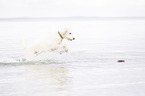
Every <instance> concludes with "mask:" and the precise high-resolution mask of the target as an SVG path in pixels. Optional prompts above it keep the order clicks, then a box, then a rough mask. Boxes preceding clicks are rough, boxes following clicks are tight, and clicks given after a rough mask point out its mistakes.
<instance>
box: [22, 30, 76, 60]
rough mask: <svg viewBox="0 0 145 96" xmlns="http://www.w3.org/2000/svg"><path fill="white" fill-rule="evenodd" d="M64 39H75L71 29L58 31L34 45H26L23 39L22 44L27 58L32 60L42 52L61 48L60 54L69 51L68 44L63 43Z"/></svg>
mask: <svg viewBox="0 0 145 96" xmlns="http://www.w3.org/2000/svg"><path fill="white" fill-rule="evenodd" d="M63 39H67V40H69V41H72V40H75V38H74V37H73V35H72V33H71V31H70V30H68V29H64V30H63V31H58V32H57V33H56V34H54V35H53V36H51V37H48V38H46V39H45V40H43V41H41V42H37V43H36V44H34V45H32V46H26V43H25V41H24V39H23V40H22V44H23V46H24V48H25V51H26V59H27V60H30V59H32V58H34V57H35V56H38V55H39V54H41V53H45V52H50V51H55V50H58V49H61V51H60V54H62V53H64V52H68V48H67V46H66V45H65V44H63V43H62V41H63Z"/></svg>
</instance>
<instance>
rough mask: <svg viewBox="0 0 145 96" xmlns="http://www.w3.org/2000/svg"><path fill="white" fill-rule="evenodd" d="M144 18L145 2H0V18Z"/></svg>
mask: <svg viewBox="0 0 145 96" xmlns="http://www.w3.org/2000/svg"><path fill="white" fill-rule="evenodd" d="M72 16H98V17H102V16H103V17H116V16H117V17H121V16H134V17H135V16H145V0H0V18H9V17H72Z"/></svg>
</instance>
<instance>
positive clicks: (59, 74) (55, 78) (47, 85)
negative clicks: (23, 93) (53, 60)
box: [25, 64, 70, 96]
mask: <svg viewBox="0 0 145 96" xmlns="http://www.w3.org/2000/svg"><path fill="white" fill-rule="evenodd" d="M25 67H26V72H27V73H26V82H27V84H28V85H27V86H28V87H27V93H31V92H32V93H34V91H35V92H36V93H38V94H40V93H45V94H48V93H49V94H50V93H53V92H54V93H55V94H56V92H62V91H68V90H69V89H70V87H69V83H70V77H69V76H68V68H69V66H68V65H67V64H42V65H25ZM51 95H52V94H51ZM63 95H64V94H63ZM67 96H68V94H67Z"/></svg>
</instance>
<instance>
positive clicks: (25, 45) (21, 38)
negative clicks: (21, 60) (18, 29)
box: [20, 34, 27, 49]
mask: <svg viewBox="0 0 145 96" xmlns="http://www.w3.org/2000/svg"><path fill="white" fill-rule="evenodd" d="M20 44H21V45H22V46H23V47H24V49H26V47H27V44H26V41H25V40H24V35H22V34H21V35H20Z"/></svg>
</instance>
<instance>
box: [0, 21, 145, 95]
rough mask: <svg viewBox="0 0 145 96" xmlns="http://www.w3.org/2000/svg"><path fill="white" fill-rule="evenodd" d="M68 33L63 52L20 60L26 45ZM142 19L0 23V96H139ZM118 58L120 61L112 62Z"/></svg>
mask: <svg viewBox="0 0 145 96" xmlns="http://www.w3.org/2000/svg"><path fill="white" fill-rule="evenodd" d="M64 26H67V27H69V28H71V29H72V31H73V33H74V36H75V38H76V40H75V41H72V42H67V41H66V43H68V47H69V53H67V54H62V55H60V54H59V52H57V51H56V52H52V53H45V54H42V55H41V56H39V57H37V58H35V59H34V60H32V61H27V60H25V54H24V49H23V47H22V46H21V44H20V43H19V42H20V34H23V35H24V37H25V40H26V42H27V44H28V45H31V44H32V43H34V42H37V41H38V40H39V39H42V38H44V37H47V35H49V34H50V33H53V32H54V31H57V30H58V29H59V28H61V27H64ZM144 26H145V20H95V21H49V20H46V21H45V20H42V21H41V20H38V21H37V20H34V21H30V20H28V21H23V20H22V21H0V96H96V95H98V96H144V94H145V92H144V90H145V73H144V70H145V45H144V44H145V37H144V36H145V27H144ZM119 59H123V60H125V62H122V63H118V62H117V60H119Z"/></svg>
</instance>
